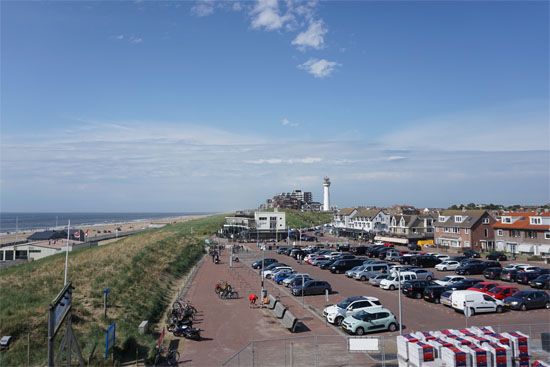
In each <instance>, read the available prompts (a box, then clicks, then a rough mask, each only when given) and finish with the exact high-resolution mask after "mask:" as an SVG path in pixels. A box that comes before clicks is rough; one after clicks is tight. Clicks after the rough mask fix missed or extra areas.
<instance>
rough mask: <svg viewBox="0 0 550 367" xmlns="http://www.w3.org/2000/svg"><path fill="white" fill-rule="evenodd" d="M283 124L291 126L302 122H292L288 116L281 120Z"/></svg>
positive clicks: (296, 125)
mask: <svg viewBox="0 0 550 367" xmlns="http://www.w3.org/2000/svg"><path fill="white" fill-rule="evenodd" d="M281 125H283V126H290V127H298V126H299V125H300V124H298V123H297V122H291V121H290V120H289V119H288V118H286V117H285V118H283V119H282V121H281Z"/></svg>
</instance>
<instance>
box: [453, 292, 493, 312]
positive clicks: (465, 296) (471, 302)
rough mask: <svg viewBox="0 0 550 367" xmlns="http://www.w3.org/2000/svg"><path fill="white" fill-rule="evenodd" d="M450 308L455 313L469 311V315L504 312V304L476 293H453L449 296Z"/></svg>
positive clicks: (483, 294)
mask: <svg viewBox="0 0 550 367" xmlns="http://www.w3.org/2000/svg"><path fill="white" fill-rule="evenodd" d="M451 307H452V308H454V309H455V311H461V312H463V313H466V311H465V309H466V308H468V309H469V310H470V315H472V316H473V315H475V314H476V313H482V312H497V313H501V312H502V311H504V302H502V301H501V300H498V299H495V298H493V297H491V296H489V295H487V294H485V293H481V292H476V291H469V290H465V291H454V292H453V295H452V296H451Z"/></svg>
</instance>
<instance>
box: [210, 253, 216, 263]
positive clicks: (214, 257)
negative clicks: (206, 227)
mask: <svg viewBox="0 0 550 367" xmlns="http://www.w3.org/2000/svg"><path fill="white" fill-rule="evenodd" d="M211 255H212V262H216V251H212V253H211Z"/></svg>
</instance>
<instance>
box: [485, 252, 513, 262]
mask: <svg viewBox="0 0 550 367" xmlns="http://www.w3.org/2000/svg"><path fill="white" fill-rule="evenodd" d="M486 258H487V260H497V261H506V260H508V257H507V256H506V255H505V254H504V252H500V251H494V252H491V253H489V254H487V256H486Z"/></svg>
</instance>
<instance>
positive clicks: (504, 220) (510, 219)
mask: <svg viewBox="0 0 550 367" xmlns="http://www.w3.org/2000/svg"><path fill="white" fill-rule="evenodd" d="M502 223H512V218H511V217H502Z"/></svg>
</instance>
